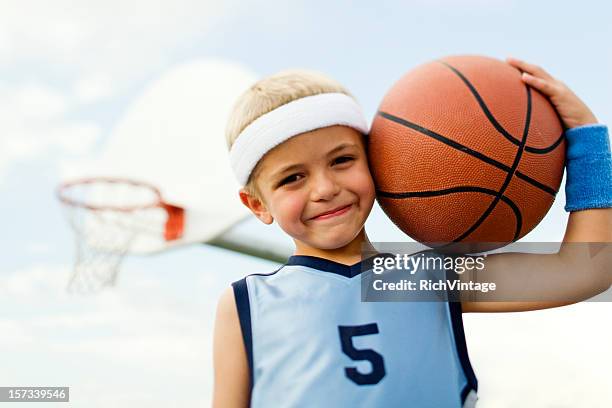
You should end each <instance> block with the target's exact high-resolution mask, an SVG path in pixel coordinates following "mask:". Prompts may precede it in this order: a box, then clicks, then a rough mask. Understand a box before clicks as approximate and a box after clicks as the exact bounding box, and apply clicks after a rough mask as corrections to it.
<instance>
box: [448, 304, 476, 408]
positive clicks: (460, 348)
mask: <svg viewBox="0 0 612 408" xmlns="http://www.w3.org/2000/svg"><path fill="white" fill-rule="evenodd" d="M448 308H449V311H450V317H451V324H452V328H453V333H454V337H455V346H456V347H457V354H458V355H459V361H460V362H461V367H462V368H463V373H464V374H465V377H466V378H467V385H466V386H465V387H464V388H463V390H461V403H464V402H465V399H466V398H467V395H468V394H469V393H470V390H474V391H475V392H477V391H478V380H477V379H476V375H475V374H474V370H473V369H472V364H471V363H470V357H469V356H468V351H467V344H466V343H465V332H464V331H463V314H462V311H461V302H448Z"/></svg>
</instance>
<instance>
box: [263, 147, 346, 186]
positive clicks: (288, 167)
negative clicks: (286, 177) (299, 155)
mask: <svg viewBox="0 0 612 408" xmlns="http://www.w3.org/2000/svg"><path fill="white" fill-rule="evenodd" d="M348 147H357V145H356V144H354V143H342V144H339V145H338V146H336V147H334V148H333V149H331V150H330V151H329V152H327V154H326V156H327V157H329V156H332V155H334V154H335V153H337V152H339V151H341V150H344V149H346V148H348ZM300 167H302V164H301V163H296V164H291V165H289V166H287V167H283V168H282V169H281V170H279V171H277V172H276V173H274V174H273V175H272V178H273V179H276V178H277V177H280V176H282V175H283V174H285V173H287V172H288V171H291V170H296V169H299V168H300Z"/></svg>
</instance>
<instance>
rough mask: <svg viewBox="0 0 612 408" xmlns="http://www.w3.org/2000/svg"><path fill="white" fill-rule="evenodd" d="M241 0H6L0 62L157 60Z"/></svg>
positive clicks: (112, 66)
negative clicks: (24, 1) (27, 0)
mask: <svg viewBox="0 0 612 408" xmlns="http://www.w3.org/2000/svg"><path fill="white" fill-rule="evenodd" d="M236 3H237V2H233V1H216V0H203V1H198V0H174V1H168V0H162V1H160V0H157V1H145V0H135V1H127V2H126V1H121V0H105V1H102V0H97V1H78V0H58V1H55V2H46V1H30V2H28V3H27V4H24V3H23V2H19V1H9V2H4V4H3V7H2V14H1V15H0V62H3V63H13V64H14V63H16V62H20V61H31V60H39V61H46V62H47V63H50V64H54V65H59V66H63V67H72V68H77V69H79V70H87V69H92V68H95V67H97V68H98V69H99V68H100V67H103V71H108V72H125V71H126V70H135V71H137V70H138V69H139V68H146V67H147V66H149V67H150V66H151V64H153V65H157V64H158V63H160V62H162V61H163V60H164V59H165V58H166V55H165V52H166V51H167V50H168V47H171V46H174V45H176V44H177V43H178V42H179V41H181V40H183V39H185V38H188V37H193V36H197V35H200V34H203V33H205V32H207V31H208V30H209V29H210V28H211V27H212V26H213V24H214V22H215V21H216V20H217V19H218V18H219V17H220V16H222V15H223V14H224V13H226V12H227V11H228V10H229V9H231V7H233V6H234V5H235V4H236Z"/></svg>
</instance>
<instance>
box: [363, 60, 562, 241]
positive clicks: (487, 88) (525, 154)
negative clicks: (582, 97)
mask: <svg viewBox="0 0 612 408" xmlns="http://www.w3.org/2000/svg"><path fill="white" fill-rule="evenodd" d="M368 149H369V159H370V164H371V170H372V175H373V177H374V181H375V184H376V189H377V200H378V202H379V204H380V206H381V207H382V209H383V210H384V211H385V213H386V214H387V215H388V216H389V218H391V220H392V221H393V222H394V223H395V224H396V225H397V226H398V227H399V228H400V229H401V230H402V231H404V232H405V233H406V234H408V235H409V236H410V237H412V238H414V239H415V240H417V241H419V242H430V243H441V242H444V243H447V242H465V243H482V242H498V243H509V242H513V241H516V240H517V239H519V238H521V237H523V236H524V235H525V234H527V233H528V232H529V231H531V230H532V229H533V228H534V227H535V226H536V225H538V223H539V222H540V221H541V220H542V218H543V217H544V215H546V213H547V211H548V210H549V208H550V206H551V205H552V203H553V201H554V199H555V195H556V193H557V191H558V190H559V185H560V183H561V178H562V176H563V167H564V163H565V140H564V137H563V129H562V125H561V122H560V120H559V118H558V116H557V113H556V111H555V109H554V108H553V106H552V105H551V103H550V102H549V101H548V99H547V98H546V97H545V96H543V95H542V94H540V93H539V92H537V91H536V90H534V89H533V88H530V87H529V86H527V85H525V84H524V83H523V82H522V80H521V73H520V72H519V71H518V70H517V69H516V68H514V67H512V66H510V65H509V64H507V63H505V62H502V61H499V60H496V59H493V58H487V57H479V56H455V57H448V58H443V59H441V60H437V61H434V62H430V63H427V64H424V65H421V66H419V67H417V68H415V69H414V70H412V71H410V72H408V73H407V74H405V75H404V76H403V77H402V78H401V79H400V80H399V81H398V82H397V83H395V85H393V87H392V88H391V89H390V90H389V92H388V93H387V94H386V95H385V97H384V99H383V101H382V103H381V104H380V107H379V109H378V112H377V113H376V116H375V118H374V121H373V124H372V130H371V133H370V137H369V145H368ZM502 245H503V244H499V245H496V246H502ZM494 247H495V246H494Z"/></svg>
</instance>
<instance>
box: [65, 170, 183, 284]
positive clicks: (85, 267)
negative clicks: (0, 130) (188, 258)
mask: <svg viewBox="0 0 612 408" xmlns="http://www.w3.org/2000/svg"><path fill="white" fill-rule="evenodd" d="M57 195H58V198H59V200H60V202H61V204H62V207H63V209H64V211H65V213H66V217H67V218H68V221H69V223H70V225H71V226H72V228H73V230H74V231H75V234H76V244H77V253H76V260H75V264H74V270H73V272H72V275H71V277H70V280H69V282H68V287H67V289H68V291H69V292H85V293H91V292H97V291H99V290H100V289H102V288H104V287H105V286H113V285H114V284H115V281H116V279H117V272H118V270H119V265H120V264H121V261H122V260H123V257H124V256H125V255H126V254H127V253H128V252H130V249H132V248H134V247H153V246H155V245H159V244H160V243H163V242H165V241H173V240H176V239H179V238H181V236H182V234H183V229H184V209H183V208H182V207H178V206H174V205H171V204H168V203H166V202H164V201H163V200H162V196H161V193H160V191H159V190H158V189H157V188H155V187H154V186H152V185H150V184H147V183H143V182H140V181H135V180H129V179H121V178H105V177H95V178H88V179H80V180H74V181H70V182H67V183H63V184H61V185H60V186H59V188H58V189H57Z"/></svg>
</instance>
